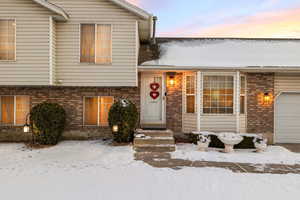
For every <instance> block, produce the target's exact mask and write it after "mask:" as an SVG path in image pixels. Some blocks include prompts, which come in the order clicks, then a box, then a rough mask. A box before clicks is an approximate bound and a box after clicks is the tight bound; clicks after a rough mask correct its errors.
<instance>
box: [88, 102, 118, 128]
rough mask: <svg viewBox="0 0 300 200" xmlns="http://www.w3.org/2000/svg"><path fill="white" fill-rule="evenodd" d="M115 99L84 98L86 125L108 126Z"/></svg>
mask: <svg viewBox="0 0 300 200" xmlns="http://www.w3.org/2000/svg"><path fill="white" fill-rule="evenodd" d="M113 103H114V98H113V97H84V125H86V126H108V113H109V110H110V108H111V106H112V105H113Z"/></svg>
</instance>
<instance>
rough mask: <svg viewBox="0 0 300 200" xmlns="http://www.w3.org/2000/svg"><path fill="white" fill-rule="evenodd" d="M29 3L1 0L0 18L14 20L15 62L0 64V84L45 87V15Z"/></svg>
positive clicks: (27, 0)
mask: <svg viewBox="0 0 300 200" xmlns="http://www.w3.org/2000/svg"><path fill="white" fill-rule="evenodd" d="M51 14H53V13H51V12H50V11H48V10H47V9H46V8H43V7H42V6H40V5H38V4H36V3H34V2H33V1H32V0H2V1H1V6H0V19H15V20H16V60H15V61H9V62H5V61H3V62H2V61H0V85H49V16H50V15H51Z"/></svg>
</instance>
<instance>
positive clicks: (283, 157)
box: [172, 144, 300, 165]
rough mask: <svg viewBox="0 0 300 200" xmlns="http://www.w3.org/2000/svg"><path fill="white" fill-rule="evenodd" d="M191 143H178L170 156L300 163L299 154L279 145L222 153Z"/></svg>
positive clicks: (205, 159)
mask: <svg viewBox="0 0 300 200" xmlns="http://www.w3.org/2000/svg"><path fill="white" fill-rule="evenodd" d="M197 149H198V147H197V146H196V145H193V144H179V145H177V146H176V152H174V153H172V158H180V159H185V160H191V161H195V160H199V161H217V162H239V163H254V164H291V165H294V164H300V154H299V153H293V152H291V151H289V150H287V149H286V148H284V147H281V146H269V147H268V149H267V151H266V152H263V153H256V152H254V151H255V150H253V149H251V150H250V149H249V150H247V149H246V150H245V149H243V150H235V152H234V153H229V154H227V153H223V152H221V151H222V149H215V148H209V150H208V152H200V151H198V150H197Z"/></svg>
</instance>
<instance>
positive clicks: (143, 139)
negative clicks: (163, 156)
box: [133, 129, 175, 152]
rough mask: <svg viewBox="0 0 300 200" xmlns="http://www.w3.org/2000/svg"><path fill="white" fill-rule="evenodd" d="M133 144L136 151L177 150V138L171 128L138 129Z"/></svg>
mask: <svg viewBox="0 0 300 200" xmlns="http://www.w3.org/2000/svg"><path fill="white" fill-rule="evenodd" d="M133 146H134V149H135V151H136V152H172V151H175V139H174V136H173V132H172V131H171V130H142V129H139V130H137V131H136V135H135V138H134V142H133Z"/></svg>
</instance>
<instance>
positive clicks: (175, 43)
mask: <svg viewBox="0 0 300 200" xmlns="http://www.w3.org/2000/svg"><path fill="white" fill-rule="evenodd" d="M158 42H159V47H160V58H159V59H157V60H150V61H146V62H144V63H142V64H141V65H140V68H147V67H148V68H151V66H161V67H163V66H168V67H170V68H172V67H173V68H174V69H176V68H178V67H181V68H184V67H186V68H189V67H190V68H191V67H193V68H197V67H198V68H204V67H205V68H245V67H269V68H270V67H281V68H282V67H284V68H286V67H293V68H296V67H299V69H300V40H297V39H291V40H289V39H217V38H215V39H166V38H161V39H158Z"/></svg>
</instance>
